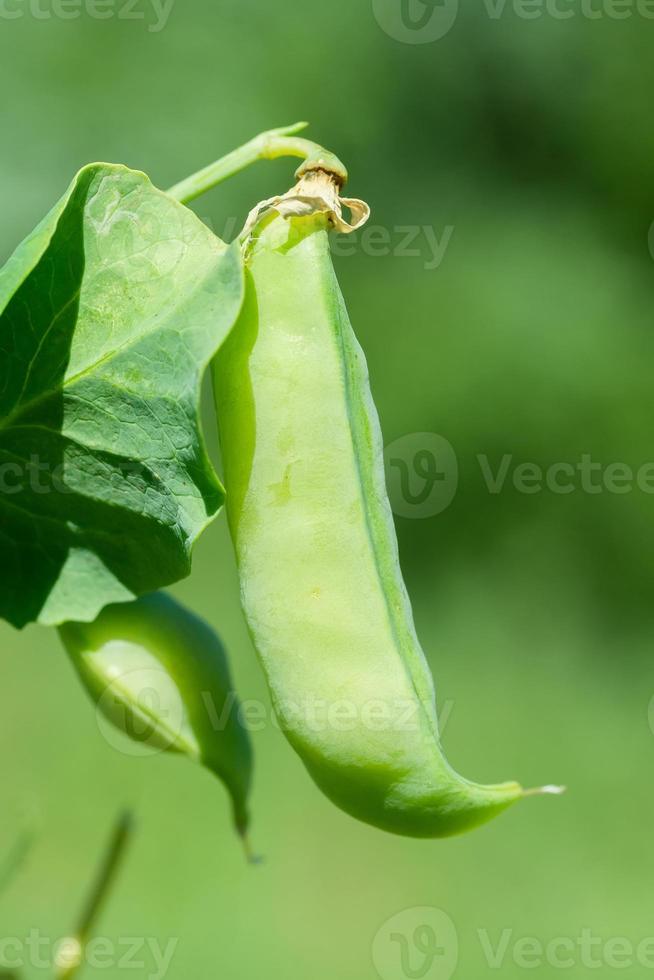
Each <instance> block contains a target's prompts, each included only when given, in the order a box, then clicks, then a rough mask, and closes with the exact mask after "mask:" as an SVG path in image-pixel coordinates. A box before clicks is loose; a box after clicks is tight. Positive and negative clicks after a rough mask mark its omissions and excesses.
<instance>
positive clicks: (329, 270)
mask: <svg viewBox="0 0 654 980" xmlns="http://www.w3.org/2000/svg"><path fill="white" fill-rule="evenodd" d="M348 206H350V207H351V209H352V210H353V213H355V214H356V216H357V217H358V219H359V220H365V209H364V208H363V206H361V205H360V203H359V202H349V203H348ZM334 225H335V226H336V227H341V228H342V227H343V223H342V216H341V212H340V204H339V199H338V183H337V180H335V179H334V178H332V177H330V176H329V175H328V174H326V173H324V172H320V171H317V172H315V173H305V174H304V175H302V179H301V180H300V183H299V184H298V185H297V188H296V189H295V190H294V191H292V192H289V194H288V195H285V196H284V197H282V198H275V199H272V201H270V202H264V206H262V207H260V208H258V209H256V210H255V212H253V215H252V217H251V220H250V222H249V225H248V226H246V227H247V229H248V232H250V234H249V238H248V253H249V254H248V271H247V286H246V301H245V307H244V309H243V311H242V314H241V317H240V320H239V321H238V323H237V325H236V327H235V329H234V330H233V331H232V333H231V335H230V337H229V338H228V339H227V341H226V343H225V345H224V346H223V348H222V349H221V351H220V352H219V353H218V355H217V357H216V359H215V360H214V389H215V395H216V408H217V415H218V423H219V428H220V437H221V444H222V451H223V459H224V466H225V479H226V486H227V513H228V518H229V523H230V529H231V534H232V538H233V542H234V545H235V551H236V556H237V561H238V565H239V571H240V581H241V594H242V603H243V607H244V611H245V615H246V618H247V621H248V624H249V628H250V631H251V635H252V637H253V640H254V644H255V646H256V648H257V651H258V654H259V656H260V659H261V661H262V664H263V667H264V669H265V671H266V674H267V677H268V681H269V685H270V689H271V693H272V698H273V703H274V707H275V710H276V712H277V714H278V716H279V719H280V723H281V727H282V729H283V730H284V732H285V734H286V736H287V737H288V739H289V741H290V742H291V744H292V745H293V747H294V748H295V749H296V750H297V752H298V753H299V755H300V756H301V758H302V760H303V761H304V763H305V765H306V767H307V769H308V771H309V773H310V774H311V776H312V777H313V779H314V780H315V782H316V783H317V784H318V786H319V787H320V788H321V789H322V790H323V791H324V793H325V794H326V795H327V796H328V797H329V798H330V799H331V800H332V801H333V802H334V803H335V804H336V805H337V806H339V807H341V808H342V809H343V810H345V811H346V812H348V813H349V814H351V815H353V816H354V817H357V818H359V819H360V820H363V821H365V822H367V823H370V824H373V825H375V826H377V827H380V828H382V829H384V830H387V831H391V832H394V833H397V834H405V835H408V836H414V837H444V836H448V835H451V834H456V833H459V832H462V831H465V830H467V829H469V828H472V827H474V826H476V825H477V824H480V823H483V822H484V821H486V820H489V819H490V818H491V817H493V816H495V815H496V814H498V813H500V812H501V811H502V810H504V809H505V808H506V807H508V806H509V805H510V804H512V803H513V802H514V801H516V800H518V799H520V798H521V797H522V796H523V795H524V794H525V791H524V790H523V789H522V788H521V786H519V785H518V783H515V782H509V783H503V784H501V785H494V786H484V785H478V784H476V783H473V782H469V781H468V780H467V779H463V778H462V777H461V776H459V775H458V774H457V773H456V772H455V771H454V770H453V769H452V768H451V767H450V766H449V765H448V763H447V761H446V760H445V758H444V756H443V754H442V752H441V748H440V743H439V731H438V720H437V715H436V707H435V696H434V688H433V683H432V678H431V674H430V671H429V668H428V665H427V662H426V660H425V657H424V654H423V652H422V650H421V648H420V644H419V641H418V638H417V635H416V631H415V627H414V623H413V616H412V611H411V605H410V602H409V598H408V595H407V591H406V588H405V585H404V582H403V580H402V575H401V571H400V564H399V559H398V547H397V540H396V535H395V530H394V525H393V518H392V514H391V509H390V506H389V502H388V498H387V493H386V487H385V475H384V464H383V446H382V437H381V431H380V426H379V421H378V417H377V412H376V409H375V406H374V403H373V400H372V396H371V392H370V387H369V382H368V374H367V368H366V363H365V359H364V355H363V353H362V351H361V348H360V347H359V345H358V343H357V341H356V338H355V336H354V334H353V331H352V328H351V326H350V322H349V319H348V315H347V311H346V309H345V304H344V301H343V297H342V295H341V292H340V289H339V286H338V283H337V280H336V276H335V273H334V269H333V266H332V261H331V255H330V249H329V243H328V230H329V228H330V227H333V226H334ZM548 789H549V790H553V789H554V788H553V787H552V788H548Z"/></svg>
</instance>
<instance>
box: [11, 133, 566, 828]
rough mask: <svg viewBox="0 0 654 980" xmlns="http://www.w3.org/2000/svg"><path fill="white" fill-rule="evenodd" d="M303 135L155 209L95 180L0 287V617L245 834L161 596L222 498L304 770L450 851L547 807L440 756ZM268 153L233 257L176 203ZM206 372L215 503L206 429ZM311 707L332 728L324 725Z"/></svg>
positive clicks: (170, 194)
mask: <svg viewBox="0 0 654 980" xmlns="http://www.w3.org/2000/svg"><path fill="white" fill-rule="evenodd" d="M301 128H302V124H298V125H296V126H292V127H288V128H286V129H279V130H272V131H270V132H267V133H264V134H262V135H260V136H258V137H256V138H255V139H254V140H252V141H250V142H249V143H247V144H245V145H244V146H242V147H240V148H239V149H238V150H235V151H234V152H232V153H230V154H228V155H227V156H226V157H223V158H222V159H220V160H218V161H217V162H216V163H214V164H212V165H211V166H210V167H208V168H206V169H205V170H203V171H200V172H199V173H197V174H194V175H193V176H191V177H189V178H188V179H186V180H183V181H182V182H181V183H179V184H177V185H176V186H175V187H173V188H171V189H170V190H168V191H167V192H163V191H160V190H158V189H157V188H155V187H154V186H153V185H152V183H151V182H150V180H149V179H148V177H146V176H145V175H144V174H142V173H138V172H136V171H133V170H130V169H128V168H127V167H124V166H117V165H113V164H103V163H96V164H91V165H89V166H87V167H85V168H84V169H83V170H81V171H80V173H78V174H77V176H76V177H75V178H74V180H73V182H72V184H71V185H70V187H69V188H68V190H67V191H66V193H65V194H64V196H63V197H62V198H61V200H60V201H59V202H58V203H57V204H56V205H55V207H54V208H53V210H52V211H51V212H50V213H49V214H48V215H47V216H46V217H45V219H44V220H43V221H42V222H41V224H40V225H39V226H38V227H37V228H36V229H35V231H34V232H33V233H32V234H31V235H30V236H29V237H28V238H27V239H26V240H25V241H24V242H23V243H22V244H21V245H20V246H19V247H18V248H17V250H16V251H15V253H14V254H13V256H12V257H11V258H10V259H9V261H8V263H7V264H6V266H5V267H4V269H2V271H0V345H1V351H2V358H1V359H0V378H1V380H0V463H1V464H2V467H3V472H4V492H3V493H2V494H1V495H0V515H1V521H2V523H1V525H0V533H1V534H2V539H3V545H4V575H3V579H2V585H1V588H0V614H1V615H2V616H4V618H5V619H7V620H8V621H9V622H10V623H11V624H12V625H13V626H15V627H17V628H21V627H24V626H25V625H26V624H28V623H33V622H38V623H41V624H43V625H46V626H50V627H57V628H58V630H59V634H60V636H61V638H62V641H63V644H64V646H65V648H66V650H67V651H68V653H69V655H70V657H71V658H72V661H73V663H74V665H75V668H76V670H77V672H78V675H79V677H80V678H81V680H82V682H83V684H84V686H85V687H86V688H87V690H88V692H89V693H90V695H91V696H92V697H93V699H94V700H95V701H96V703H97V704H98V706H99V707H100V709H101V710H102V711H104V712H105V713H106V714H107V715H108V716H109V717H110V718H111V719H112V720H113V721H114V722H115V723H117V724H122V725H123V727H126V728H127V730H128V731H129V733H130V734H132V735H134V734H135V733H136V732H137V729H138V726H137V725H135V724H134V725H129V726H125V718H126V717H128V718H131V719H132V721H134V720H140V721H141V722H142V721H143V720H144V719H145V720H146V721H147V723H148V725H149V726H150V729H151V731H153V732H154V734H155V737H156V739H157V740H158V743H159V744H160V745H161V747H163V748H167V749H169V750H171V751H175V752H182V753H184V754H186V755H188V756H190V757H191V758H193V759H195V760H196V761H198V762H201V763H202V764H204V765H206V766H207V767H209V768H210V769H211V770H212V771H213V772H215V773H216V774H217V775H218V776H219V777H220V778H221V779H222V781H223V782H224V784H225V786H226V787H227V789H228V791H229V794H230V797H231V800H232V805H233V814H234V822H235V825H236V828H237V830H238V831H239V833H240V834H241V835H242V836H243V837H245V835H246V831H247V825H248V810H247V797H248V791H249V786H250V780H251V758H252V756H251V748H250V744H249V740H248V735H247V732H246V731H245V729H244V728H243V727H242V725H241V724H240V722H239V721H238V716H237V715H236V714H234V713H232V716H231V717H232V719H233V720H232V721H231V722H230V723H229V724H228V725H227V726H226V727H225V728H224V729H223V730H221V731H216V730H215V729H214V728H212V727H211V725H210V724H209V720H208V719H207V717H206V712H205V710H204V707H203V701H202V697H201V695H202V693H203V692H207V691H209V692H211V694H212V696H213V697H214V698H215V699H216V700H217V702H218V703H219V704H223V703H225V701H226V700H227V699H230V698H232V697H233V689H232V682H231V679H230V674H229V669H228V665H227V660H226V657H225V653H224V650H223V648H222V646H221V644H220V641H219V640H218V638H217V637H215V635H214V634H213V632H212V630H211V629H210V628H209V627H208V626H207V624H205V623H203V622H201V621H200V620H198V619H197V617H195V616H194V615H193V613H191V612H190V611H189V610H187V609H185V608H184V607H182V606H180V605H179V604H177V603H174V602H173V601H172V600H170V599H168V598H167V597H165V596H162V595H160V594H158V593H159V590H161V589H162V588H164V587H165V586H168V585H171V584H173V583H175V582H177V581H178V580H180V579H181V578H183V577H185V576H187V575H188V574H189V573H190V571H191V558H192V551H193V546H194V544H195V542H196V541H197V539H198V537H199V535H200V534H201V533H202V531H203V530H204V529H205V528H206V527H207V525H208V524H209V522H210V521H212V520H213V519H214V518H215V517H216V515H217V514H218V512H219V511H220V510H221V508H222V506H223V504H225V509H226V512H227V519H228V522H229V528H230V532H231V537H232V541H233V545H234V551H235V555H236V560H237V564H238V569H239V576H240V585H241V596H242V606H243V611H244V614H245V617H246V620H247V624H248V627H249V631H250V635H251V637H252V640H253V643H254V646H255V647H256V650H257V653H258V655H259V659H260V661H261V664H262V667H263V669H264V671H265V674H266V677H267V680H268V684H269V688H270V691H271V695H272V700H273V705H274V708H275V711H276V712H277V715H278V718H279V721H280V725H281V728H282V730H283V731H284V733H285V735H286V736H287V738H288V740H289V742H290V743H291V745H292V746H293V748H294V749H295V750H296V752H297V753H298V754H299V756H300V757H301V758H302V760H303V762H304V764H305V766H306V768H307V770H308V772H309V774H310V775H311V777H312V778H313V779H314V781H315V782H316V783H317V785H318V786H319V787H320V788H321V789H322V791H323V792H324V793H325V794H326V796H327V797H328V798H329V799H330V800H332V801H333V802H334V803H335V804H336V805H337V806H338V807H340V808H341V809H342V810H344V811H346V812H347V813H349V814H350V815H352V816H353V817H355V818H357V819H359V820H362V821H365V822H367V823H368V824H371V825H373V826H375V827H378V828H381V829H383V830H386V831H390V832H393V833H397V834H405V835H409V836H414V837H425V838H433V837H443V836H448V835H451V834H456V833H460V832H462V831H465V830H467V829H470V828H472V827H475V826H476V825H478V824H480V823H482V822H484V821H486V820H489V819H490V818H492V817H494V816H495V815H496V814H498V813H500V812H501V811H503V810H504V809H506V808H507V807H508V806H510V805H511V804H512V803H514V802H515V801H517V800H519V799H521V798H522V797H524V796H525V795H528V793H540V792H559V788H558V787H552V786H546V787H544V788H542V789H540V790H532V791H525V790H523V788H522V787H521V786H520V785H519V783H517V782H507V783H502V784H500V785H480V784H477V783H472V782H470V781H469V780H467V779H463V778H462V777H461V776H459V775H458V774H457V773H456V772H455V771H454V770H453V769H452V768H451V767H450V766H449V765H448V763H447V761H446V760H445V758H444V756H443V754H442V751H441V747H440V738H439V729H438V719H437V714H436V703H435V696H434V687H433V682H432V678H431V674H430V671H429V668H428V666H427V661H426V659H425V657H424V654H423V652H422V649H421V647H420V644H419V641H418V638H417V634H416V630H415V626H414V623H413V616H412V611H411V605H410V601H409V597H408V595H407V591H406V588H405V585H404V582H403V579H402V575H401V571H400V564H399V557H398V546H397V540H396V535H395V529H394V525H393V519H392V514H391V510H390V506H389V503H388V498H387V493H386V487H385V479H384V466H383V452H382V437H381V430H380V426H379V421H378V417H377V412H376V409H375V406H374V402H373V399H372V395H371V391H370V386H369V382H368V374H367V368H366V363H365V358H364V355H363V352H362V350H361V348H360V347H359V345H358V343H357V340H356V338H355V335H354V333H353V331H352V327H351V325H350V322H349V319H348V315H347V311H346V308H345V302H344V300H343V297H342V294H341V291H340V289H339V286H338V282H337V279H336V275H335V272H334V268H333V265H332V260H331V254H330V248H329V234H330V232H332V231H333V230H336V231H338V232H341V233H348V232H350V231H353V230H356V229H357V228H359V227H361V225H362V224H363V223H364V222H365V221H366V219H367V217H368V208H367V206H366V205H365V203H364V202H362V201H359V200H354V199H349V198H344V197H343V196H342V188H343V186H344V184H345V182H346V180H347V171H346V169H345V167H344V166H343V164H342V163H341V162H340V160H338V158H337V157H336V156H334V154H332V153H330V152H328V151H327V150H325V149H324V148H322V147H320V146H319V145H317V144H315V143H312V142H310V141H308V140H306V139H304V138H303V137H300V136H298V133H299V131H300V130H301ZM285 155H289V156H296V157H299V158H301V160H302V163H301V165H300V167H299V169H298V171H297V173H296V183H295V185H294V186H293V187H292V188H291V189H290V190H288V191H286V192H285V193H281V194H279V195H278V196H275V197H273V198H271V199H268V200H265V201H263V202H261V203H258V204H256V205H255V206H254V207H253V208H252V211H251V213H250V215H249V216H248V219H247V221H246V223H245V227H244V228H243V231H242V232H241V234H240V235H239V236H238V237H237V239H236V240H235V241H233V242H231V243H229V244H228V243H225V242H223V241H221V240H220V239H219V238H218V237H217V236H216V235H214V234H213V233H212V232H211V231H210V230H209V229H208V228H207V227H206V226H205V225H204V224H203V223H202V222H201V221H200V220H199V218H198V217H197V216H196V215H195V214H194V213H193V212H192V211H191V210H190V209H189V208H188V207H187V206H186V205H187V204H188V203H189V202H191V201H192V200H194V199H195V198H196V197H198V196H199V195H201V194H203V193H204V192H205V191H207V190H209V189H210V188H211V187H213V186H215V185H216V184H218V183H220V182H221V181H223V180H225V179H227V178H228V177H231V176H233V175H234V174H236V173H237V172H238V171H240V170H242V169H243V168H244V167H246V166H249V165H250V164H252V163H253V162H255V161H257V160H260V159H270V158H273V157H279V156H285ZM346 213H347V214H348V217H347V218H346V216H345V215H346ZM209 368H210V370H211V374H212V379H213V388H214V393H215V406H216V418H217V424H218V429H219V435H220V442H221V449H222V456H223V463H224V486H223V483H222V482H221V481H220V479H219V478H218V476H217V474H216V473H215V472H214V469H213V467H212V465H211V462H210V460H209V457H208V455H207V451H206V448H205V443H204V440H203V435H202V431H201V426H200V420H199V402H200V386H201V383H202V379H203V376H204V374H205V371H206V370H207V369H209ZM137 676H138V677H143V676H145V677H147V678H148V684H149V685H150V686H152V685H154V686H155V687H156V689H157V691H158V695H159V696H158V698H157V701H156V704H154V705H153V704H149V705H144V704H143V703H142V700H141V699H140V698H139V684H138V683H137V682H135V681H131V680H130V678H132V679H133V678H136V677H137ZM108 691H110V692H111V697H107V692H108ZM319 702H320V703H326V704H327V705H329V706H330V707H331V708H334V711H332V712H329V715H328V721H327V723H325V724H322V725H320V724H319V725H316V724H315V707H316V705H317V704H318V703H319ZM117 705H118V706H119V707H120V710H117V707H116V706H117ZM171 712H172V716H174V717H177V719H178V722H177V723H176V724H175V725H174V726H172V727H171V725H170V718H171ZM175 712H177V714H176V715H175ZM343 717H346V720H347V723H346V724H345V723H340V721H339V718H340V719H341V720H342V718H343Z"/></svg>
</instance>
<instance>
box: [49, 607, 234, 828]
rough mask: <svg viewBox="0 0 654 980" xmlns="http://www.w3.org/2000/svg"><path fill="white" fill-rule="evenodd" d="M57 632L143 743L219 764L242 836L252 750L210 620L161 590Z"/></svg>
mask: <svg viewBox="0 0 654 980" xmlns="http://www.w3.org/2000/svg"><path fill="white" fill-rule="evenodd" d="M59 633H60V636H61V639H62V641H63V644H64V646H65V648H66V650H67V651H68V653H69V655H70V658H71V660H72V663H73V665H74V667H75V669H76V671H77V673H78V675H79V677H80V679H81V681H82V684H83V685H84V687H85V688H86V690H87V691H88V692H89V694H90V696H91V698H92V699H93V701H94V703H95V704H96V705H97V707H98V709H99V711H100V712H101V713H102V717H104V718H107V719H109V721H110V722H112V724H113V725H115V726H116V727H117V728H118V729H120V730H121V731H122V732H124V733H125V734H127V735H129V736H130V738H132V739H133V740H134V741H135V742H137V743H139V745H140V746H142V747H145V748H147V750H152V751H167V752H175V753H181V754H183V755H187V756H189V757H190V758H191V759H194V760H195V761H197V762H200V763H201V764H202V765H204V766H206V767H207V768H208V769H210V770H211V771H212V772H213V773H215V774H216V775H217V776H218V777H219V778H220V779H221V780H222V782H223V783H224V784H225V786H226V788H227V790H228V792H229V794H230V797H231V800H232V806H233V813H234V822H235V825H236V828H237V830H238V832H239V834H240V835H241V836H242V837H243V838H244V839H245V838H246V833H247V828H248V823H249V817H248V808H247V798H248V793H249V789H250V782H251V776H252V750H251V746H250V739H249V736H248V733H247V731H246V729H245V728H244V726H243V724H242V719H241V713H240V710H239V703H238V701H237V699H236V695H235V693H234V689H233V686H232V681H231V677H230V671H229V665H228V662H227V657H226V654H225V650H224V648H223V645H222V643H221V641H220V639H219V637H218V636H217V635H216V633H215V632H214V631H213V630H212V629H211V627H210V626H209V625H208V624H207V623H205V622H204V620H202V619H200V618H199V617H198V616H196V615H194V614H193V613H192V612H191V611H190V610H188V609H187V608H186V607H185V606H183V605H181V604H180V603H179V602H176V601H175V600H174V599H172V598H171V597H170V596H168V595H165V594H164V593H161V592H159V593H154V594H152V595H148V596H143V597H142V598H140V599H137V600H136V601H135V602H128V603H120V604H117V605H111V606H107V607H106V608H105V609H104V610H103V611H102V612H101V613H100V615H99V616H98V618H97V619H96V620H95V622H93V623H65V624H64V625H63V626H61V627H59Z"/></svg>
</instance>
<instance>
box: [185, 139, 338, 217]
mask: <svg viewBox="0 0 654 980" xmlns="http://www.w3.org/2000/svg"><path fill="white" fill-rule="evenodd" d="M306 125H307V123H304V122H300V123H295V124H294V125H293V126H284V127H282V128H280V129H269V130H268V131H267V132H265V133H260V134H259V135H258V136H255V137H254V139H251V140H250V141H249V142H248V143H244V144H243V146H240V147H239V148H238V149H237V150H232V152H231V153H228V154H227V156H224V157H221V158H220V160H216V161H215V163H211V164H209V166H208V167H205V168H204V169H203V170H199V171H198V172H197V173H196V174H193V175H192V176H190V177H187V178H186V179H185V180H182V181H180V182H179V183H178V184H175V186H174V187H171V188H170V189H169V190H168V191H167V193H168V194H169V195H170V197H174V198H175V200H176V201H180V202H181V203H182V204H188V203H189V202H190V201H193V200H195V198H196V197H200V195H201V194H205V193H206V192H207V191H210V190H211V189H212V187H216V185H217V184H220V183H222V182H223V181H224V180H227V179H228V178H229V177H233V176H234V174H237V173H239V172H240V171H241V170H245V168H246V167H249V166H250V165H251V164H253V163H256V162H257V160H275V159H276V158H277V157H299V158H300V159H301V160H304V163H303V164H302V166H301V167H300V168H299V170H298V171H297V176H298V177H300V176H301V175H302V174H303V173H306V172H307V171H308V170H326V171H327V172H328V173H332V174H334V176H335V177H336V178H337V180H338V181H339V183H340V184H344V183H345V181H346V180H347V170H346V169H345V167H344V166H343V164H342V163H341V161H340V160H339V159H338V157H336V156H334V154H333V153H330V152H329V151H328V150H325V149H324V148H323V147H322V146H319V145H318V143H313V142H312V141H311V140H307V139H304V138H303V137H301V136H297V133H299V132H300V131H301V130H303V129H304V128H305V126H306Z"/></svg>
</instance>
